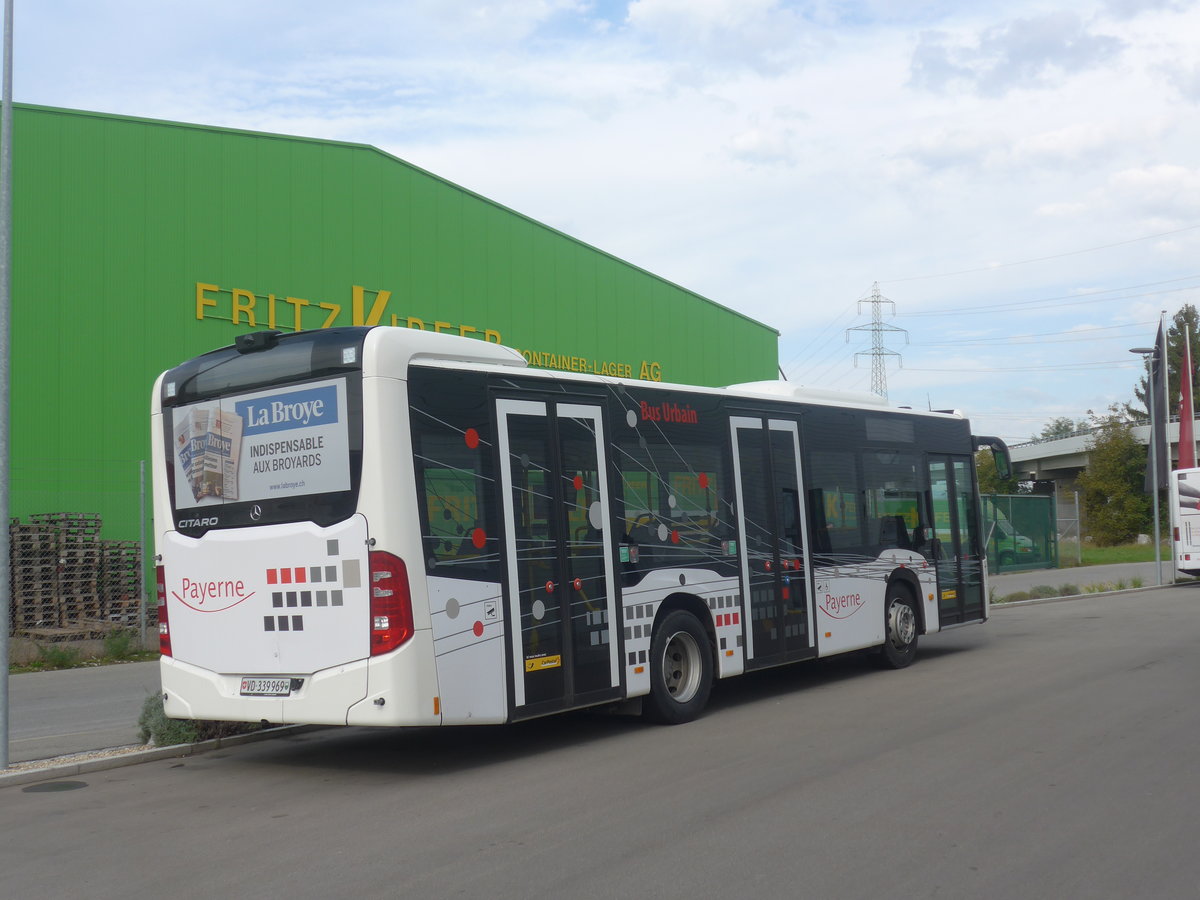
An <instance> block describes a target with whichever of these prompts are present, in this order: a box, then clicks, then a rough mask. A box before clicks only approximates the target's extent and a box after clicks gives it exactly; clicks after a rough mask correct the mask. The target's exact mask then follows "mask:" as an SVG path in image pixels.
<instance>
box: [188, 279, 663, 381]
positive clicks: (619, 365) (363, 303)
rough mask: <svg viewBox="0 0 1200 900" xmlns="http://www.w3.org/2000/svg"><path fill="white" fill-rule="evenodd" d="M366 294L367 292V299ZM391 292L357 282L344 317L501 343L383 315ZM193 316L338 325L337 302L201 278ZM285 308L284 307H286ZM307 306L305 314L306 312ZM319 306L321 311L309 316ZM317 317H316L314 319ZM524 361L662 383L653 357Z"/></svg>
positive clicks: (296, 326)
mask: <svg viewBox="0 0 1200 900" xmlns="http://www.w3.org/2000/svg"><path fill="white" fill-rule="evenodd" d="M368 294H371V295H373V296H371V297H370V298H368V296H367V295H368ZM391 299H392V292H391V291H386V290H377V291H371V290H368V289H367V288H365V287H363V286H362V285H360V284H356V285H352V286H351V288H350V318H351V322H352V324H354V325H379V324H382V323H383V322H384V321H385V318H384V317H385V316H387V321H388V322H389V324H391V325H393V326H396V327H405V328H415V329H419V330H421V331H434V332H437V333H438V334H457V335H459V336H460V337H474V338H476V339H482V340H484V341H486V342H488V343H490V344H502V343H504V338H503V336H502V335H501V334H500V332H499V331H498V330H496V329H495V328H478V327H476V326H474V325H467V324H464V323H455V322H444V321H441V320H434V321H432V322H429V321H426V320H425V319H422V318H420V317H418V316H411V315H401V314H398V313H391V314H388V304H389V303H390V301H391ZM195 301H196V318H197V319H199V320H204V319H219V320H222V321H225V322H231V323H232V324H234V325H247V326H249V327H250V328H258V327H259V325H260V324H262V321H263V307H264V306H265V307H266V327H267V328H271V329H281V328H288V327H291V328H292V329H293V330H295V331H300V330H301V329H303V328H305V327H308V328H333V327H335V326H336V325H337V324H338V321H337V320H338V317H339V316H340V315H341V313H342V309H343V306H342V304H340V303H331V302H328V301H324V300H322V301H318V302H315V303H314V302H313V301H311V300H308V299H307V298H304V297H293V296H290V295H288V296H284V297H279V296H277V295H275V294H265V295H264V294H256V293H255V292H254V291H251V290H247V289H245V288H222V287H221V286H220V285H216V284H209V283H207V282H203V281H197V282H196V293H195ZM289 307H290V310H289ZM306 310H308V311H309V312H308V314H306ZM316 310H320V311H321V313H322V314H323V315H319V314H314V313H315V311H316ZM318 315H319V317H318ZM520 353H521V355H522V356H524V357H525V359H526V361H527V362H528V363H529V364H530V365H531V366H534V367H536V368H541V369H555V370H558V371H563V372H587V373H590V374H593V375H603V376H609V377H612V378H630V379H632V378H633V377H634V372H635V370H636V371H637V378H639V379H641V380H642V381H662V377H663V373H662V364H661V363H659V362H658V361H656V360H645V359H644V360H642V361H641V364H640V366H638V365H633V364H630V363H625V362H617V361H614V360H596V359H587V358H584V357H581V356H572V355H570V354H564V353H553V352H549V351H534V350H521V351H520Z"/></svg>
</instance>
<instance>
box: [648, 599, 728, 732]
mask: <svg viewBox="0 0 1200 900" xmlns="http://www.w3.org/2000/svg"><path fill="white" fill-rule="evenodd" d="M712 681H713V661H712V653H711V652H710V650H709V645H708V634H707V633H706V632H705V630H704V626H702V625H701V624H700V623H699V622H698V621H697V620H696V617H695V616H693V615H692V614H691V613H689V612H686V611H685V610H682V609H677V610H674V611H673V612H670V613H668V614H667V615H666V617H665V618H664V619H663V620H662V622H660V623H659V626H658V628H657V629H655V631H654V639H653V640H652V641H651V642H650V696H649V697H647V698H646V701H645V703H644V705H643V710H644V712H645V715H646V717H647V718H648V719H650V720H651V721H654V722H660V723H662V724H664V725H682V724H683V723H684V722H690V721H692V720H693V719H695V718H696V717H697V716H698V715H700V713H701V712H702V711H703V710H704V707H705V705H706V704H707V703H708V695H709V693H710V692H711V691H712Z"/></svg>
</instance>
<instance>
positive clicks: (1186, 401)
mask: <svg viewBox="0 0 1200 900" xmlns="http://www.w3.org/2000/svg"><path fill="white" fill-rule="evenodd" d="M1195 417H1196V413H1195V410H1194V409H1193V408H1192V347H1191V335H1189V334H1187V333H1186V331H1185V333H1184V337H1183V365H1181V366H1180V367H1179V468H1181V469H1194V468H1196V438H1195V435H1194V434H1193V421H1194V420H1195Z"/></svg>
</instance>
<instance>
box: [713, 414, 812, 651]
mask: <svg viewBox="0 0 1200 900" xmlns="http://www.w3.org/2000/svg"><path fill="white" fill-rule="evenodd" d="M730 427H731V428H732V431H733V434H732V437H733V455H734V460H735V471H736V478H737V493H738V534H739V541H740V546H739V548H738V549H739V554H740V556H741V566H742V579H743V584H744V585H745V590H746V591H747V592H748V594H749V598H748V599H749V602H748V603H746V604H745V607H746V609H747V610H748V612H747V618H748V619H749V622H748V626H749V627H748V628H747V631H746V659H747V663H748V665H749V666H750V667H753V666H755V665H771V664H774V663H779V662H783V661H784V660H786V659H799V658H803V657H805V656H812V655H814V654H815V653H816V645H815V642H814V641H813V634H812V625H811V623H812V608H811V594H810V592H809V590H808V564H807V562H806V558H805V552H804V548H805V543H806V542H805V535H804V528H805V522H806V521H807V519H806V517H805V515H804V507H803V504H804V500H803V493H802V492H801V490H800V436H799V429H798V427H797V425H796V423H795V422H789V421H784V420H779V419H761V418H758V417H754V418H750V417H740V416H737V417H732V418H731V419H730Z"/></svg>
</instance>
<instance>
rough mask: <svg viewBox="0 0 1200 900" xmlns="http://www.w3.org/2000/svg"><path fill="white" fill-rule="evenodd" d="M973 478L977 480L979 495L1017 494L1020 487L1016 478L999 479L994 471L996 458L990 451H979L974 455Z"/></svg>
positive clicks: (998, 474)
mask: <svg viewBox="0 0 1200 900" xmlns="http://www.w3.org/2000/svg"><path fill="white" fill-rule="evenodd" d="M975 477H976V478H977V479H978V480H979V493H981V494H1017V493H1020V492H1021V491H1020V486H1019V485H1018V484H1017V479H1016V478H1001V477H1000V473H999V472H997V471H996V457H995V455H994V454H993V453H992V451H991V450H980V451H979V452H977V453H976V454H975Z"/></svg>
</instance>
